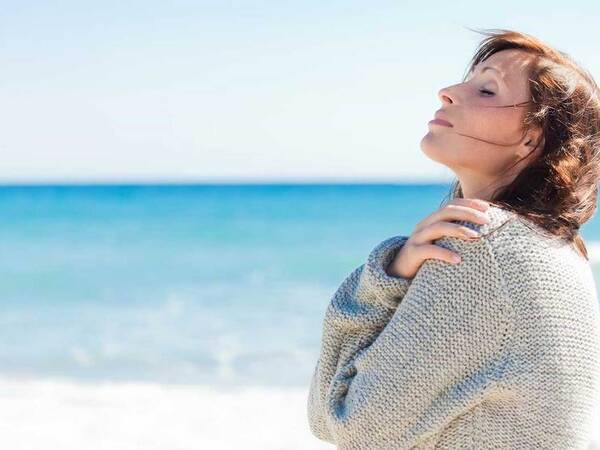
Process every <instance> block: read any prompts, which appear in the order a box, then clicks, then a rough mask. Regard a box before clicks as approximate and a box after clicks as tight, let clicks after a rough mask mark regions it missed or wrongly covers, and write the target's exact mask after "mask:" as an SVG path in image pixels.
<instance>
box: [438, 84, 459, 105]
mask: <svg viewBox="0 0 600 450" xmlns="http://www.w3.org/2000/svg"><path fill="white" fill-rule="evenodd" d="M438 97H439V99H440V100H441V102H442V103H454V100H455V99H454V93H453V92H451V90H450V88H449V87H445V88H442V89H440V90H439V91H438Z"/></svg>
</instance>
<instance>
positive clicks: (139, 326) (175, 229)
mask: <svg viewBox="0 0 600 450" xmlns="http://www.w3.org/2000/svg"><path fill="white" fill-rule="evenodd" d="M448 190H449V186H448V185H399V184H398V185H393V184H388V185H368V184H367V185H314V184H312V185H309V184H307V185H296V184H291V185H162V186H160V185H158V186H150V185H148V186H142V185H134V186H114V185H113V186H98V185H96V186H93V185H92V186H28V187H2V188H0V218H1V223H2V227H1V231H0V249H1V251H2V258H1V259H0V265H1V267H0V271H1V273H2V283H1V284H0V305H1V306H0V307H1V314H0V341H1V342H2V345H1V346H0V373H2V374H7V375H18V376H53V377H68V378H75V379H77V380H80V381H97V380H132V381H133V380H151V381H159V382H170V383H210V384H225V385H228V384H261V385H301V386H306V380H307V379H308V377H309V376H310V374H311V372H312V369H313V366H314V363H315V362H316V356H317V352H318V346H319V342H320V333H321V322H322V316H323V313H324V311H325V307H326V305H327V303H328V301H329V298H330V297H331V295H332V294H333V292H334V291H335V289H336V288H337V286H338V285H339V283H340V282H341V281H342V280H343V278H344V277H345V276H346V275H347V274H348V273H349V272H350V271H351V270H352V269H354V268H355V267H356V266H358V265H359V264H361V263H362V262H363V261H364V259H365V257H366V255H367V254H368V252H369V251H370V250H371V249H372V248H373V247H374V246H375V245H376V244H377V243H378V242H380V241H382V240H383V239H385V238H387V237H389V236H392V235H396V234H403V235H406V234H409V233H410V232H411V231H412V229H413V227H414V225H415V224H416V222H417V221H418V220H420V219H422V218H423V217H425V216H426V215H428V214H430V213H431V212H433V211H434V210H435V209H437V208H439V206H440V202H441V201H442V199H443V198H444V196H445V195H446V193H447V192H448ZM582 234H583V236H584V239H585V240H586V242H587V243H588V244H590V245H592V244H596V242H597V241H600V222H599V221H598V220H596V219H593V220H592V221H590V222H589V223H588V224H586V225H585V226H584V227H583V228H582Z"/></svg>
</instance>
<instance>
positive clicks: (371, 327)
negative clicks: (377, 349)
mask: <svg viewBox="0 0 600 450" xmlns="http://www.w3.org/2000/svg"><path fill="white" fill-rule="evenodd" d="M407 240H408V237H407V236H393V237H390V238H388V239H386V240H384V241H383V242H381V243H379V244H378V245H377V246H376V247H375V248H374V249H373V250H372V251H371V252H370V254H369V256H368V258H367V262H366V263H365V264H362V265H361V266H359V267H357V268H356V269H354V270H353V271H352V272H351V273H350V275H348V276H347V277H346V279H345V280H344V281H343V282H342V283H341V285H340V286H339V287H338V289H337V291H336V292H335V294H334V295H333V300H332V302H331V303H330V304H329V307H328V309H327V312H326V314H325V316H326V318H330V317H332V315H336V314H342V315H343V316H344V317H343V320H345V321H347V324H346V327H347V330H351V329H354V330H356V331H359V333H358V334H356V339H357V340H358V341H356V342H354V343H353V345H352V344H351V345H348V343H346V342H342V341H339V345H340V347H339V348H338V349H337V352H338V355H337V359H347V358H348V357H350V356H352V354H353V352H354V351H355V349H356V348H357V347H360V346H361V343H362V346H366V345H368V343H369V342H371V341H373V340H374V339H375V338H376V337H377V335H378V334H379V333H380V332H381V330H382V329H383V328H384V327H385V325H386V324H387V323H388V322H389V320H390V319H391V317H392V315H393V314H394V311H395V309H396V307H397V305H398V303H399V302H400V301H401V300H402V298H403V297H404V295H405V293H406V291H407V289H408V286H410V283H411V281H412V279H410V278H402V277H395V276H391V275H388V274H387V268H388V266H389V264H390V263H391V262H392V261H393V259H394V256H395V255H396V253H397V252H398V251H399V250H400V249H401V248H402V246H403V245H404V243H405V242H406V241H407ZM359 291H360V292H359ZM340 302H345V305H343V306H341V305H340V306H341V307H338V306H337V304H338V303H340ZM350 308H352V309H353V310H352V312H350V311H349V309H350ZM330 322H331V319H326V320H325V322H324V324H323V334H324V335H325V334H326V333H327V331H326V327H327V326H328V324H329V323H330ZM349 332H350V331H349ZM347 338H350V336H347ZM324 344H325V342H324V341H323V342H322V344H321V354H323V352H327V351H328V349H327V347H326V346H325V345H324ZM343 347H345V348H343ZM344 352H350V354H348V355H344ZM322 359H324V358H323V356H321V357H320V358H319V360H318V361H317V366H316V368H315V370H314V372H313V377H312V380H311V387H310V393H309V405H308V407H309V410H308V413H309V425H310V429H311V431H312V433H313V434H314V435H315V436H316V437H318V438H319V439H322V440H325V441H328V442H331V443H335V441H334V439H333V437H332V436H331V434H330V432H329V430H328V427H327V424H326V416H325V414H324V411H323V410H321V409H320V408H315V406H316V405H318V404H319V403H320V402H321V401H322V400H323V399H324V392H322V391H321V388H322V387H325V386H324V385H322V386H318V385H317V380H318V379H321V380H324V379H327V380H331V379H332V378H333V376H334V371H335V369H336V367H335V365H332V364H328V365H327V366H326V367H322V366H321V360H322ZM331 362H333V361H331Z"/></svg>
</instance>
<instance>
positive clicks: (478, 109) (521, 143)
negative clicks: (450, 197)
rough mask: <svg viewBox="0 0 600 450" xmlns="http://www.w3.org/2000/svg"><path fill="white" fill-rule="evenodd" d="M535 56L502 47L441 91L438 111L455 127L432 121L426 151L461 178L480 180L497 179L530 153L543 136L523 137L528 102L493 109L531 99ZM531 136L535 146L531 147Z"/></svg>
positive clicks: (441, 116)
mask: <svg viewBox="0 0 600 450" xmlns="http://www.w3.org/2000/svg"><path fill="white" fill-rule="evenodd" d="M533 57H534V56H533V55H532V54H530V53H526V52H524V51H522V50H517V49H509V50H502V51H500V52H497V53H494V54H493V55H491V56H490V57H488V58H487V60H485V61H482V62H480V63H479V64H478V65H477V66H475V68H474V70H473V71H472V72H470V73H469V75H468V78H467V81H465V82H464V83H459V84H454V85H451V86H448V87H445V88H443V89H441V90H440V91H439V93H438V96H439V98H440V100H441V102H442V107H441V108H440V109H439V110H438V111H437V115H438V116H439V117H440V118H441V119H443V120H446V121H448V122H450V123H451V124H452V126H451V127H448V126H443V125H439V124H435V123H429V124H428V127H429V131H428V132H427V134H426V135H425V136H424V137H423V138H422V139H421V149H422V150H423V152H424V153H425V154H426V155H427V156H428V157H429V158H431V159H433V160H434V161H438V162H440V163H442V164H444V165H446V166H448V167H449V168H450V169H452V170H453V171H454V172H455V173H456V174H457V175H459V178H460V177H461V175H463V176H476V177H478V178H479V179H481V180H494V178H497V177H499V176H501V174H502V173H504V172H503V171H504V170H505V169H507V168H508V166H510V165H511V164H514V163H515V162H516V160H517V159H519V158H521V157H523V156H525V155H526V154H527V153H529V151H531V150H532V149H533V148H534V147H533V146H534V145H535V141H536V140H537V139H538V138H539V134H532V132H529V133H528V134H527V135H525V136H523V133H524V130H523V119H524V117H525V110H526V106H528V105H524V106H516V107H508V108H490V107H491V106H503V105H513V104H515V103H517V104H518V103H521V102H524V101H529V100H530V98H531V94H530V89H529V84H528V73H527V72H528V71H527V68H528V64H529V63H530V62H531V60H532V58H533ZM487 67H490V69H486V68H487ZM533 133H535V131H534V132H533ZM464 135H468V136H472V137H468V136H464ZM475 138H479V139H483V140H485V141H489V142H493V143H496V144H511V145H508V146H501V145H496V144H493V143H489V142H484V141H482V140H477V139H475ZM529 139H533V140H532V142H533V144H530V145H526V143H527V141H528V140H529ZM540 147H541V146H540ZM538 151H539V150H538ZM528 161H530V160H529V159H528Z"/></svg>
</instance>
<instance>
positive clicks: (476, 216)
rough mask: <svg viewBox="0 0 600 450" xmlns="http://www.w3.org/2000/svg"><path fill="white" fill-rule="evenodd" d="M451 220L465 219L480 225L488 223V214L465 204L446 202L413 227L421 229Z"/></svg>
mask: <svg viewBox="0 0 600 450" xmlns="http://www.w3.org/2000/svg"><path fill="white" fill-rule="evenodd" d="M453 220H466V221H469V222H474V223H477V224H480V225H483V224H486V223H489V217H488V215H487V214H486V213H485V212H483V211H481V210H479V209H474V208H471V207H470V206H466V205H459V204H448V205H446V206H444V207H443V208H442V209H439V210H438V211H435V212H434V213H432V214H430V215H429V216H427V217H426V218H425V219H423V220H422V221H420V222H419V223H418V224H417V226H416V227H415V231H416V232H418V231H421V230H422V229H424V228H425V227H428V226H430V225H432V224H433V223H436V222H441V221H447V222H450V221H453Z"/></svg>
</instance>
